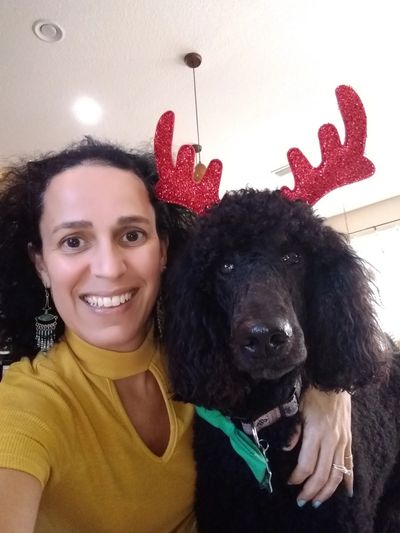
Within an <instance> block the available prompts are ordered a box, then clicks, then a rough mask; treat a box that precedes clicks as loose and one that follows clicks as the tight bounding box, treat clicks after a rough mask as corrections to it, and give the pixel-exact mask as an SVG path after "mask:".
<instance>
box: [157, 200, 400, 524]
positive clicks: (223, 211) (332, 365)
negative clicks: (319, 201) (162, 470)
mask: <svg viewBox="0 0 400 533" xmlns="http://www.w3.org/2000/svg"><path fill="white" fill-rule="evenodd" d="M169 276H170V277H169V280H167V283H168V285H167V288H168V290H167V294H168V295H169V297H168V299H167V302H166V324H165V326H166V327H165V341H166V345H167V350H168V354H169V358H170V375H171V380H172V385H173V389H174V390H175V391H176V398H177V399H178V400H182V401H185V402H192V403H193V404H195V405H196V406H200V407H201V408H200V409H199V411H198V412H199V413H200V414H201V415H202V416H196V421H195V437H194V449H195V458H196V462H197V476H198V477H197V494H196V513H197V518H198V526H199V530H200V531H202V532H206V533H212V532H218V533H221V532H225V531H226V532H229V533H232V532H243V533H244V532H246V533H247V532H248V533H252V532H254V533H257V532H271V533H284V532H288V533H289V532H290V533H296V532H304V533H315V532H318V533H322V532H324V533H325V532H335V533H340V532H352V533H356V532H359V533H369V532H372V531H377V532H379V533H382V532H389V531H390V532H395V531H396V532H399V531H400V469H399V462H398V459H399V457H398V455H399V449H400V416H398V406H399V404H400V402H399V400H400V369H399V361H398V357H396V356H393V354H391V355H389V352H388V351H387V350H386V348H385V342H384V336H383V335H382V333H381V331H380V329H379V326H378V324H377V322H376V319H375V315H374V307H373V297H372V292H371V286H370V279H369V276H368V273H367V271H366V269H365V267H364V265H363V263H362V261H361V260H360V259H359V258H358V257H357V256H356V255H355V254H354V252H353V251H352V249H351V248H350V247H349V245H348V244H347V243H346V240H345V238H344V237H343V236H341V235H340V234H338V233H336V232H335V231H333V230H332V229H331V228H329V227H328V226H326V225H324V224H323V221H322V219H320V218H318V217H317V216H316V215H315V214H314V213H313V210H312V209H311V208H310V207H309V206H308V205H307V204H305V203H304V202H301V201H290V200H286V199H284V198H283V197H282V196H281V194H280V193H279V192H278V191H274V192H270V191H263V192H257V191H254V190H250V189H247V190H241V191H238V192H234V193H229V194H227V195H225V197H224V198H223V199H222V201H221V203H220V204H219V205H218V206H215V207H214V208H212V209H211V210H210V211H209V212H208V213H207V215H205V216H204V217H201V218H200V219H199V220H198V221H197V223H196V224H195V226H194V228H193V232H192V234H191V238H190V239H189V241H188V243H187V246H186V247H185V248H184V250H183V251H182V253H181V255H180V257H179V259H178V260H177V262H176V264H175V265H172V268H171V270H170V275H169ZM310 384H313V385H315V386H317V387H319V388H320V389H322V390H336V391H339V390H347V391H350V392H352V393H353V428H352V431H353V453H354V464H355V487H354V497H353V498H349V497H348V495H347V494H346V492H345V490H344V488H343V487H339V488H338V490H337V491H336V493H335V494H334V495H333V496H332V497H331V498H330V499H329V500H328V501H327V502H325V503H323V504H322V505H321V506H320V507H319V508H318V509H314V508H312V506H311V505H310V504H307V505H306V506H305V507H303V508H298V506H297V505H296V494H298V492H299V488H298V487H295V486H289V485H287V479H288V477H289V474H290V473H291V471H292V470H293V469H294V467H295V465H296V462H297V455H298V451H299V450H298V447H297V449H295V450H294V451H292V452H285V451H282V447H283V446H285V444H287V442H288V440H289V438H290V436H291V434H292V433H293V430H294V427H295V426H296V424H297V423H298V421H299V419H300V415H299V413H298V409H297V395H298V392H299V389H301V388H302V389H304V388H305V387H307V386H309V385H310ZM276 408H278V409H276ZM214 410H217V412H216V411H214ZM221 413H222V415H224V416H221ZM264 413H268V415H267V416H262V415H264ZM210 414H211V415H212V417H211V420H209V421H206V420H208V416H209V415H210ZM204 417H205V418H204ZM216 420H217V421H218V423H220V424H221V425H222V426H225V425H227V428H228V429H225V431H223V430H221V429H220V428H219V427H218V428H217V427H214V425H215V421H216ZM237 430H239V431H237ZM244 431H245V432H246V433H247V434H248V435H250V436H249V437H247V436H246V437H244V439H245V441H246V442H247V444H249V443H251V444H250V449H251V450H253V449H254V448H256V442H257V441H258V444H259V447H260V449H263V450H266V451H265V454H266V456H267V458H268V463H269V470H270V472H271V473H272V479H269V476H268V469H267V470H265V471H264V470H262V472H261V474H260V472H258V473H256V470H257V469H254V468H253V469H252V468H251V466H249V465H248V464H246V462H245V460H244V458H242V456H241V455H239V454H238V453H237V451H235V449H234V447H235V444H234V443H232V444H231V441H230V437H228V436H227V435H232V432H233V433H235V434H239V435H241V436H243V432H244ZM251 438H252V439H253V441H251V440H250V439H251ZM233 440H234V439H233ZM242 441H243V439H242ZM250 463H251V460H250ZM263 464H264V463H263Z"/></svg>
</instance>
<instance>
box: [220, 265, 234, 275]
mask: <svg viewBox="0 0 400 533" xmlns="http://www.w3.org/2000/svg"><path fill="white" fill-rule="evenodd" d="M234 270H235V265H234V264H233V263H224V264H223V265H222V266H221V272H222V274H231V273H232V272H233V271H234Z"/></svg>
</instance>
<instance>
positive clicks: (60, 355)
mask: <svg viewBox="0 0 400 533" xmlns="http://www.w3.org/2000/svg"><path fill="white" fill-rule="evenodd" d="M69 359H70V358H69V357H68V350H67V348H66V346H65V343H64V342H63V341H61V342H60V343H57V344H56V345H55V346H54V347H53V348H52V350H51V351H50V352H49V353H48V354H44V353H38V354H37V355H36V357H34V359H32V360H30V359H29V358H28V357H23V358H22V359H21V360H20V361H18V362H16V363H13V364H11V365H10V367H9V368H8V369H7V371H6V372H5V375H4V376H3V379H2V381H1V383H0V410H4V409H6V408H7V407H9V406H12V408H13V409H15V408H20V409H26V410H29V411H37V412H39V413H41V412H43V411H45V412H46V413H48V414H50V412H49V410H51V407H50V406H52V407H53V411H56V409H55V407H57V406H58V407H59V408H60V406H62V404H63V402H62V396H63V390H65V389H66V388H70V384H69V383H68V381H67V379H66V376H67V375H68V367H69V366H71V364H72V363H71V361H70V360H69ZM50 397H51V400H52V401H51V402H49V399H50ZM57 398H59V399H58V401H56V400H57Z"/></svg>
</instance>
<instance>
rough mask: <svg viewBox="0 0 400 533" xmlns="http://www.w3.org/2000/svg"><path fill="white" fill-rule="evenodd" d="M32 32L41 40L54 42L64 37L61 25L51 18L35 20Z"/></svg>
mask: <svg viewBox="0 0 400 533" xmlns="http://www.w3.org/2000/svg"><path fill="white" fill-rule="evenodd" d="M32 30H33V33H34V34H35V35H36V37H37V38H38V39H40V40H41V41H45V42H46V43H56V42H58V41H61V39H63V38H64V34H65V32H64V30H63V29H62V27H61V26H60V25H59V24H57V23H55V22H52V21H51V20H36V21H35V22H34V23H33V25H32Z"/></svg>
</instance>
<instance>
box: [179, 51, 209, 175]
mask: <svg viewBox="0 0 400 533" xmlns="http://www.w3.org/2000/svg"><path fill="white" fill-rule="evenodd" d="M183 60H184V62H185V65H187V66H188V67H189V68H191V69H192V72H193V94H194V109H195V113H196V131H197V144H192V146H193V148H194V151H195V152H196V166H195V167H194V173H193V179H194V181H197V182H200V181H201V180H202V178H203V176H204V174H205V173H206V170H207V167H206V166H205V165H204V164H203V163H202V162H201V148H202V147H201V144H200V129H199V111H198V106H197V87H196V72H195V71H196V68H197V67H199V66H200V65H201V61H202V57H201V55H200V54H198V53H197V52H190V53H189V54H186V55H185V57H184V58H183Z"/></svg>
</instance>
